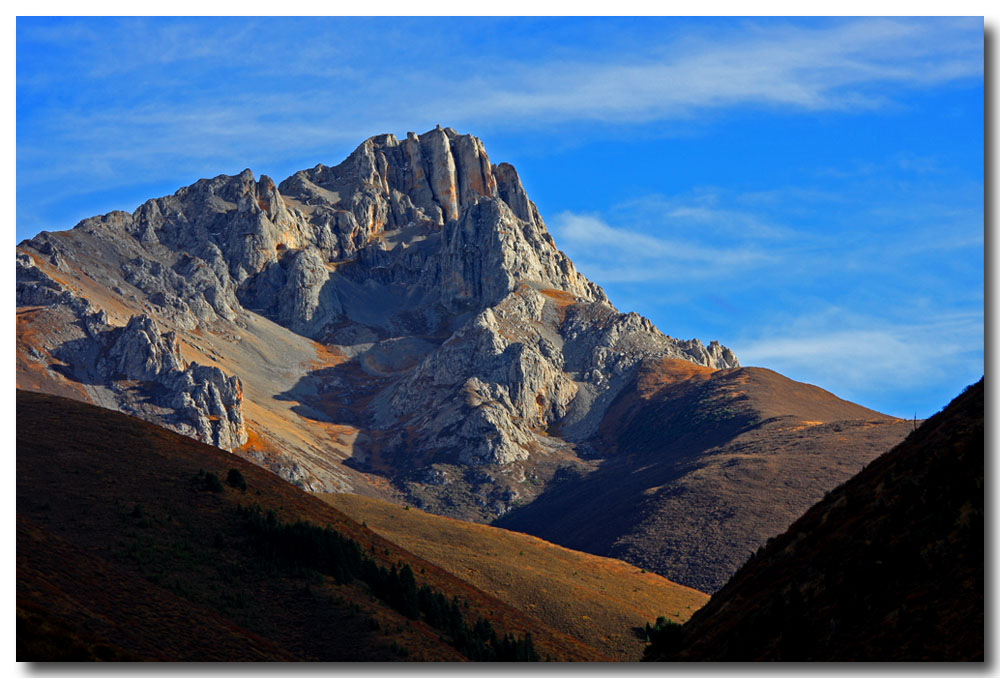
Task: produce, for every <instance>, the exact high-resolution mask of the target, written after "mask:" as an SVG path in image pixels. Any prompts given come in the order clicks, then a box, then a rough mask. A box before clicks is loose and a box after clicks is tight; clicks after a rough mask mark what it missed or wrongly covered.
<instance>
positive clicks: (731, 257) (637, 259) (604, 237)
mask: <svg viewBox="0 0 1000 678" xmlns="http://www.w3.org/2000/svg"><path fill="white" fill-rule="evenodd" d="M552 228H553V232H554V233H555V237H556V242H557V244H558V245H559V246H560V247H564V248H565V249H567V250H568V251H570V252H571V253H572V256H573V257H574V260H576V261H577V265H578V267H580V268H581V270H583V271H584V272H585V273H586V274H587V275H589V276H591V277H593V278H595V279H597V280H602V281H607V282H638V281H645V280H669V279H671V278H686V279H705V278H712V277H715V278H718V277H720V276H722V275H725V276H727V277H728V276H732V275H739V274H741V273H744V272H746V271H747V270H748V269H751V268H754V267H760V266H766V265H768V264H773V263H774V262H775V261H776V258H775V257H774V256H773V255H770V254H767V253H766V252H764V251H763V250H761V249H758V248H727V247H712V246H708V245H706V244H704V243H702V242H698V241H697V240H694V239H692V240H685V239H682V238H676V237H673V238H664V237H658V236H652V235H648V234H646V233H640V232H637V231H632V230H629V229H626V228H616V227H612V226H609V225H608V224H607V223H606V222H605V221H604V220H603V219H601V218H600V217H598V216H596V215H588V214H576V213H573V212H561V213H559V214H557V215H556V216H555V217H554V218H553V219H552Z"/></svg>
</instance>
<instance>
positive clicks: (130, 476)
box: [17, 391, 606, 661]
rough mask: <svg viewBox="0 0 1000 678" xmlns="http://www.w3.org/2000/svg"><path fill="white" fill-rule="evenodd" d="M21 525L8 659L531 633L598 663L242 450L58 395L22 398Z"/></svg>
mask: <svg viewBox="0 0 1000 678" xmlns="http://www.w3.org/2000/svg"><path fill="white" fill-rule="evenodd" d="M244 487H245V489H244ZM17 518H18V526H17V527H18V529H17V612H18V639H17V640H18V659H19V660H35V661H37V660H44V659H59V658H62V659H69V658H77V659H111V660H114V659H121V658H141V659H149V660H209V661H212V660H220V661H221V660H228V661H234V660H244V661H246V660H326V661H343V660H370V661H390V660H400V659H402V660H439V661H441V660H443V661H459V660H462V659H464V658H469V657H473V658H476V657H480V658H481V657H483V653H484V652H485V653H486V654H489V653H491V652H492V653H494V654H496V655H498V656H506V655H505V654H504V653H509V654H510V656H511V658H513V657H514V655H515V654H516V655H518V656H520V655H521V654H522V650H524V652H523V654H529V653H528V652H527V650H525V648H524V647H523V646H522V645H520V644H518V643H524V642H525V641H528V635H527V634H530V641H531V642H530V645H533V647H534V650H535V651H536V652H537V653H538V656H539V657H540V658H543V659H544V658H545V657H547V656H548V657H551V658H553V659H561V660H601V659H605V658H606V657H605V655H603V654H602V653H600V652H598V651H596V650H593V649H591V648H590V647H589V646H587V645H585V644H583V643H581V642H579V641H578V640H575V639H573V638H571V637H569V636H567V635H565V634H563V633H560V632H559V631H555V630H553V629H550V628H548V627H547V626H546V625H545V624H543V623H540V622H538V621H537V620H536V619H533V618H531V617H530V616H528V615H526V614H524V613H522V612H520V611H518V610H516V609H514V608H513V607H511V606H509V605H506V604H505V603H503V602H501V601H500V600H497V599H496V598H494V597H492V596H489V595H487V594H485V593H483V592H482V591H480V590H478V589H477V588H475V587H473V586H471V585H470V584H468V583H467V582H465V581H462V580H460V579H457V578H455V577H454V576H452V575H450V574H449V573H447V572H446V571H444V570H442V569H441V568H438V567H437V566H435V565H434V564H432V563H431V562H428V561H426V560H423V559H421V558H419V557H417V556H415V555H413V554H412V553H410V552H409V551H407V550H405V549H403V548H400V547H399V546H397V545H396V544H394V543H392V542H390V541H388V540H386V539H384V538H382V537H380V536H379V535H377V534H375V533H373V532H371V531H370V530H368V529H367V528H365V527H363V526H362V525H359V524H358V523H356V522H354V521H353V520H351V519H350V518H348V517H347V516H345V515H344V514H343V513H341V512H339V511H337V510H336V509H334V508H332V507H330V506H328V505H326V504H324V503H323V502H322V501H320V500H319V499H317V498H316V497H314V496H311V495H309V494H308V493H306V492H304V491H302V490H300V489H298V488H296V487H294V486H292V485H290V484H288V483H287V482H285V481H283V480H281V479H280V478H278V477H277V476H275V475H273V474H271V473H269V472H267V471H265V470H263V469H260V468H258V467H256V466H253V465H252V464H250V463H248V462H246V461H244V460H242V459H239V458H237V457H235V456H233V455H230V454H227V453H225V452H223V451H221V450H219V449H217V448H214V447H211V446H208V445H205V444H202V443H199V442H197V441H194V440H192V439H191V438H187V437H184V436H181V435H178V434H176V433H173V432H170V431H167V430H165V429H161V428H158V427H156V426H153V425H150V424H148V423H145V422H142V421H139V420H137V419H134V418H131V417H127V416H125V415H122V414H119V413H115V412H111V411H108V410H103V409H100V408H97V407H94V406H92V405H86V404H83V403H79V402H76V401H71V400H67V399H63V398H59V397H55V396H49V395H42V394H35V393H28V392H22V391H18V393H17ZM303 521H305V522H303ZM438 594H440V595H438ZM487 622H488V623H487ZM491 638H492V640H491ZM477 648H478V649H477ZM491 656H492V655H491Z"/></svg>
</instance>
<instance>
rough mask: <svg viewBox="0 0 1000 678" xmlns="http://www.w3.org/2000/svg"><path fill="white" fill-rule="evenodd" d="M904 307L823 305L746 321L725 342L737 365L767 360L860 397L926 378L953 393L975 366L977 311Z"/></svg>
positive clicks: (980, 344) (976, 371) (978, 356)
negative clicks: (882, 310) (782, 317)
mask: <svg viewBox="0 0 1000 678" xmlns="http://www.w3.org/2000/svg"><path fill="white" fill-rule="evenodd" d="M909 312H910V317H908V318H905V317H900V313H899V312H898V309H897V310H896V312H894V313H891V314H887V315H883V316H878V315H869V314H865V313H859V312H857V311H851V310H848V309H844V308H839V307H836V306H829V307H827V308H825V309H823V310H820V311H815V312H811V313H804V314H802V315H799V316H797V317H794V318H792V319H790V320H786V321H785V322H776V323H763V324H761V325H759V326H756V327H752V328H747V329H748V330H749V332H748V333H747V334H746V335H745V336H744V337H743V338H742V339H735V340H733V341H731V342H730V345H731V347H732V348H733V350H734V351H736V353H737V355H739V356H740V360H741V362H742V363H743V364H744V365H758V366H765V367H769V368H771V369H774V370H777V371H778V372H781V373H782V374H786V375H788V376H792V377H793V378H795V379H798V380H801V381H806V382H810V383H814V384H819V385H823V386H826V387H827V388H834V389H835V391H836V392H837V395H839V396H841V397H845V398H848V399H854V400H859V401H861V402H873V401H878V400H879V399H880V396H881V395H883V394H884V393H889V392H895V391H901V390H906V389H911V388H914V387H916V386H924V387H926V385H928V384H950V385H948V386H945V387H943V388H942V391H943V392H944V393H948V392H950V391H954V393H953V395H957V390H956V389H959V388H961V387H962V386H964V385H965V384H967V383H969V382H970V381H971V380H974V379H976V378H978V377H979V376H980V375H981V374H982V371H983V350H984V339H983V337H984V335H983V329H984V323H983V314H982V312H981V311H980V310H975V309H973V310H967V311H964V312H956V311H954V310H952V309H949V308H944V307H940V308H925V309H919V310H918V309H916V308H911V309H909ZM943 404H944V403H940V405H943ZM932 413H933V412H923V413H921V416H927V415H929V414H932ZM889 414H896V415H897V416H906V414H907V413H904V412H897V413H891V412H890V413H889Z"/></svg>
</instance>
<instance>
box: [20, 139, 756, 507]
mask: <svg viewBox="0 0 1000 678" xmlns="http://www.w3.org/2000/svg"><path fill="white" fill-rule="evenodd" d="M19 251H20V252H21V253H22V255H23V256H25V257H27V260H26V263H24V265H23V266H21V263H19V266H21V268H19V278H18V281H19V283H18V284H19V287H18V295H19V297H18V298H19V303H20V302H21V301H23V302H24V303H26V304H27V303H32V304H33V303H36V302H44V303H46V304H47V305H49V306H52V305H58V304H63V305H66V304H68V303H69V302H68V301H67V300H69V299H84V300H85V301H86V303H87V304H92V306H93V307H91V306H89V305H88V306H87V307H86V308H84V307H83V306H80V303H82V302H73V303H76V304H77V306H79V308H76V307H73V308H74V309H76V310H73V311H72V312H73V313H74V314H75V315H74V317H77V318H79V319H80V326H81V327H93V326H94V322H92V321H87V322H85V321H84V320H83V318H84V317H91V316H92V315H93V313H95V312H96V311H98V310H104V311H107V312H108V313H112V312H113V311H117V316H116V317H118V318H119V320H118V321H117V322H123V321H124V319H123V318H122V316H121V309H122V308H128V309H130V311H129V314H128V317H129V318H131V319H129V320H127V324H126V325H125V326H124V327H121V326H119V327H117V328H115V327H112V326H111V325H110V324H109V325H108V326H107V327H103V326H101V327H97V328H96V329H95V330H94V331H93V332H91V333H90V335H88V336H87V337H82V336H81V337H75V338H74V340H78V341H79V342H82V343H80V344H79V346H78V348H79V349H80V350H76V351H75V352H67V351H66V349H65V348H64V347H63V348H60V347H59V346H51V347H49V348H50V349H51V351H52V352H53V355H55V354H59V355H63V356H65V357H67V358H71V359H72V361H74V364H73V366H72V370H73V371H74V372H75V373H77V374H78V375H82V374H84V373H86V374H87V378H88V379H90V380H93V381H94V382H98V383H101V384H103V386H108V387H109V388H111V391H113V392H114V393H115V394H116V395H115V402H116V403H117V405H116V406H118V407H120V408H122V409H127V408H126V407H125V405H123V404H122V403H126V402H127V401H128V399H129V397H130V396H129V395H128V394H129V393H130V391H129V390H128V389H127V388H124V387H122V388H119V387H115V386H113V385H114V384H115V383H118V382H120V381H121V380H122V379H123V378H124V377H127V378H128V379H131V380H142V381H146V382H151V383H152V382H155V383H156V384H158V385H159V386H158V388H159V389H160V390H159V391H158V393H160V395H159V396H157V398H155V399H153V400H155V402H156V403H157V407H160V408H165V409H162V411H161V414H160V415H159V416H161V419H162V420H163V422H164V423H166V424H167V425H172V426H174V427H175V428H178V430H181V429H183V430H185V432H188V433H191V432H192V431H193V432H194V434H195V435H197V436H199V437H201V438H202V439H204V440H208V441H209V442H213V443H214V444H218V445H222V446H224V447H227V448H232V447H235V446H237V445H239V444H241V441H243V440H245V439H246V433H245V431H244V430H243V426H244V422H243V418H242V414H241V412H242V410H241V408H240V407H239V406H238V405H239V402H240V401H241V399H242V397H243V393H245V392H253V393H258V394H267V395H262V396H259V397H267V398H271V397H276V396H277V395H278V394H275V392H274V388H273V386H271V384H270V382H269V379H270V378H271V377H270V376H268V375H267V374H266V373H265V371H262V370H258V368H257V366H256V365H254V364H247V363H245V362H239V361H232V360H230V361H229V362H227V351H230V350H231V349H230V348H228V347H226V346H224V345H223V346H221V350H218V351H217V352H216V354H211V355H209V356H207V357H206V358H205V359H206V360H207V359H211V360H216V359H219V360H221V361H222V363H224V364H226V365H228V366H229V367H228V369H230V370H231V371H233V372H236V374H229V375H227V374H225V373H224V372H222V371H221V369H220V367H212V368H210V369H211V370H216V371H217V372H218V373H215V372H212V373H211V374H210V373H209V372H208V371H206V370H209V368H202V367H200V366H195V367H192V365H194V363H191V364H188V365H185V364H184V363H183V361H182V360H181V358H180V353H179V352H178V350H179V349H178V346H179V345H180V344H179V342H180V343H184V345H185V346H187V347H188V349H187V350H190V351H195V352H197V351H199V350H201V349H198V348H197V347H198V346H201V345H202V344H203V342H204V341H205V339H204V338H205V337H206V336H212V335H221V336H232V337H238V338H239V340H240V341H245V342H255V344H254V345H255V349H254V350H255V351H256V355H258V356H261V357H262V359H265V360H266V359H270V358H269V357H268V351H270V350H272V348H271V347H272V346H275V343H274V342H275V341H276V340H277V339H276V337H277V335H275V334H274V333H273V331H272V330H270V329H268V330H266V331H265V330H264V329H255V328H260V327H263V326H261V325H259V323H258V322H257V319H261V318H266V319H267V320H269V321H271V322H272V323H275V324H276V326H277V327H278V329H280V330H281V331H282V332H286V333H288V334H287V336H288V337H289V338H288V339H287V342H290V343H294V342H295V340H294V339H292V338H291V337H294V336H298V337H306V338H308V339H310V340H314V341H316V342H319V344H321V345H323V346H324V347H325V349H324V350H326V351H332V352H333V353H335V354H336V355H341V356H344V357H345V359H346V360H347V361H348V363H347V364H348V365H351V366H352V367H351V368H350V369H351V370H354V371H353V372H347V373H343V374H341V372H342V370H343V369H347V368H342V369H341V370H340V371H338V370H334V369H332V368H331V369H326V371H324V370H317V371H316V374H315V375H309V376H308V377H304V378H303V380H302V383H304V384H308V387H306V386H297V387H296V388H301V389H304V390H303V391H302V394H298V392H297V391H296V393H297V395H296V396H295V397H297V398H304V399H306V400H309V399H310V398H313V397H314V395H313V394H322V398H319V395H316V396H315V398H319V400H317V401H316V403H318V404H314V405H312V406H310V407H311V408H312V409H309V410H308V411H309V412H313V413H315V414H314V415H310V416H315V417H316V418H317V420H318V421H324V422H327V421H328V422H330V423H338V417H344V416H348V415H346V414H344V412H347V411H348V410H350V414H349V417H348V418H349V419H350V422H351V424H352V425H355V426H360V427H362V428H365V430H366V431H367V433H366V434H365V437H366V439H368V440H375V439H377V440H378V441H379V442H378V448H379V450H380V451H381V453H382V454H384V455H385V456H386V457H387V458H392V457H395V458H397V459H399V460H401V461H399V463H401V464H404V465H410V466H411V467H412V468H411V469H410V470H412V471H413V472H414V473H423V472H424V471H425V470H426V468H427V466H428V465H434V464H438V463H449V464H450V463H457V464H461V465H487V466H490V465H499V466H503V465H509V464H512V463H515V462H519V463H520V462H527V463H530V462H531V459H532V458H534V457H536V456H537V455H538V454H540V453H541V452H540V450H549V452H545V454H549V453H553V454H554V453H555V452H553V450H555V449H556V448H559V449H563V448H565V450H570V449H572V447H573V446H574V445H577V444H579V445H585V443H586V440H587V439H588V438H589V437H591V436H593V435H594V434H595V432H596V430H597V427H598V425H599V424H600V420H601V417H602V416H603V413H604V412H605V411H606V409H607V407H608V404H609V403H610V402H611V400H613V398H614V397H615V396H616V394H617V393H618V392H619V391H620V390H621V388H623V386H624V385H625V384H626V383H628V382H629V380H630V379H633V378H634V376H635V374H636V371H637V370H638V368H639V365H640V364H641V363H642V362H643V361H644V360H648V359H653V358H659V357H675V358H681V359H684V360H688V361H691V362H695V363H698V364H701V365H705V366H708V367H711V368H729V367H735V366H737V365H738V364H739V363H738V361H737V359H736V356H734V355H733V354H732V352H731V351H729V350H728V349H726V348H724V347H722V346H720V345H719V344H718V343H716V342H713V343H711V344H709V346H708V348H706V347H705V346H704V345H703V344H702V343H701V342H700V341H697V340H691V341H681V340H677V339H673V338H671V337H668V336H665V335H664V334H662V333H661V332H660V331H659V330H657V329H656V328H655V327H653V325H652V324H651V323H650V322H649V321H648V320H647V319H644V318H642V317H641V316H638V315H637V314H634V313H632V314H622V313H619V312H618V311H617V309H615V308H614V307H613V306H612V305H611V304H610V303H609V301H608V299H607V296H606V295H605V293H604V291H603V290H602V289H601V288H600V287H599V286H598V285H596V284H594V283H593V282H591V281H589V280H587V279H586V278H585V277H584V276H583V275H582V274H581V273H579V272H578V271H577V270H576V268H575V266H574V265H573V262H572V261H570V259H569V258H568V257H567V256H566V255H565V254H563V253H562V252H560V251H559V250H558V249H557V247H556V245H555V242H554V241H553V239H552V237H551V235H550V234H549V233H548V231H547V229H546V227H545V224H544V222H543V220H542V218H541V216H540V215H539V213H538V210H537V208H536V207H535V205H534V203H532V202H531V200H530V199H529V198H528V196H527V194H526V192H525V190H524V187H523V186H522V184H521V181H520V179H519V177H518V174H517V172H516V170H515V169H514V168H513V167H512V166H511V165H509V164H506V163H500V164H499V165H496V164H493V163H492V162H491V161H490V159H489V157H488V156H487V154H486V150H485V148H484V145H483V143H482V141H481V140H480V139H478V138H476V137H474V136H471V135H462V134H458V133H457V132H455V130H453V129H451V128H448V127H440V126H439V127H436V128H435V129H432V130H429V131H427V132H425V133H423V134H414V133H408V134H407V135H406V138H405V139H398V138H397V137H395V136H394V135H392V134H384V135H379V136H374V137H371V138H369V139H367V140H366V141H364V142H363V143H362V144H360V145H359V146H358V147H357V149H355V150H354V151H353V152H352V153H351V154H350V155H349V156H348V157H347V158H346V159H345V160H344V161H343V162H341V163H340V164H338V165H335V166H326V165H323V164H319V165H316V166H314V167H312V168H311V169H306V170H302V171H299V172H296V173H295V174H293V175H292V176H290V177H288V178H287V179H285V180H284V181H281V182H280V183H277V184H276V183H275V182H274V181H273V180H272V179H271V178H270V177H267V176H261V177H259V178H255V177H254V174H253V173H252V172H251V171H250V170H249V169H246V170H243V171H242V172H240V173H239V174H237V175H233V176H226V175H220V176H217V177H214V178H211V179H201V180H199V181H197V182H195V183H194V184H192V185H190V186H188V187H185V188H181V189H180V190H178V191H177V192H176V193H174V194H173V195H171V196H166V197H162V198H156V199H153V200H149V201H147V202H146V203H144V204H143V205H141V206H140V207H139V208H138V209H136V210H135V211H134V212H133V213H131V214H129V213H126V212H113V213H110V214H108V215H104V216H101V217H94V218H92V219H87V220H84V221H83V222H81V223H80V224H78V225H77V227H76V228H75V229H73V230H72V231H69V232H65V233H54V234H52V233H43V234H40V235H39V236H37V237H35V238H33V239H31V240H28V241H25V242H24V243H22V244H21V245H20V246H19ZM19 262H21V260H20V259H19ZM36 262H41V265H42V268H45V271H43V270H42V268H39V267H38V266H37V265H36ZM29 264H30V266H29ZM32 266H33V267H34V268H32ZM52 266H56V267H58V266H61V267H62V268H61V269H59V270H60V271H62V273H60V275H62V274H64V273H68V274H69V275H71V276H75V277H77V278H79V279H80V281H84V280H86V281H87V285H86V287H87V288H88V289H89V290H91V293H89V294H84V295H82V296H74V295H72V294H70V293H69V292H68V291H67V290H68V289H69V288H67V287H65V286H63V285H61V284H59V283H56V282H55V281H54V279H53V278H52V277H50V276H49V273H52V274H53V275H55V271H54V270H52V269H51V267H52ZM21 269H23V271H22V270H21ZM57 277H58V276H57ZM64 277H65V276H64ZM133 316H134V317H133ZM137 318H138V319H137ZM88 322H89V325H88V324H87V323H88ZM107 322H109V323H110V322H113V321H111V320H109V321H107ZM71 324H72V323H71ZM98 325H100V324H99V323H98ZM159 328H162V329H159ZM255 332H264V334H260V335H255V334H254V333H255ZM64 335H65V333H64ZM91 335H92V336H91ZM65 336H68V335H65ZM98 336H99V337H102V338H101V339H100V340H98V339H97V338H95V337H98ZM181 340H183V342H181ZM282 341H286V340H285V339H282ZM87 342H91V343H90V344H87ZM85 345H88V346H90V348H89V349H87V350H83V348H84V347H85ZM60 351H62V353H60ZM88 351H89V352H88ZM87 356H90V357H89V358H88V357H87ZM98 357H99V359H98ZM200 359H201V358H200ZM274 359H275V360H279V361H280V356H277V357H275V358H274ZM88 360H90V361H92V362H90V363H88V362H87V361H88ZM67 362H70V360H68V359H67ZM76 363H82V364H76ZM303 364H305V363H303ZM182 375H183V376H182ZM359 375H363V377H362V376H359ZM237 376H239V379H237V380H236V381H235V382H233V381H231V380H232V379H235V378H236V377H237ZM81 378H82V377H81ZM244 383H246V384H249V385H250V387H249V388H248V389H246V390H244V388H243V386H242V384H244ZM109 385H111V386H109ZM94 388H97V386H95V387H94ZM164 389H166V390H164ZM361 392H364V393H365V394H366V395H365V396H364V398H360V399H359V395H358V394H359V393H361ZM135 397H136V398H138V395H136V396H135ZM286 397H287V396H286ZM338 399H339V400H340V401H343V402H345V403H350V407H349V408H340V409H336V408H334V409H331V407H332V406H331V405H330V403H331V402H333V401H337V400H338ZM147 400H149V398H147ZM320 401H322V402H321V403H320ZM150 402H152V400H150ZM171 408H173V409H172V410H171ZM148 409H149V408H147V410H148ZM323 412H325V413H326V414H320V413H323ZM331 413H332V414H331ZM147 414H148V415H149V416H151V417H152V416H157V415H156V413H155V412H152V410H150V411H149V412H147ZM182 420H183V421H184V422H188V423H187V424H183V425H182V424H181V423H179V422H181V421H182ZM191 422H193V424H192V423H191ZM219 422H223V423H224V424H225V426H221V428H220V425H219ZM185 426H187V427H188V428H185ZM550 430H559V432H560V435H559V437H555V436H550V435H548V434H547V431H550ZM356 447H357V448H358V449H357V450H356V453H357V455H356V460H355V461H356V463H361V462H360V461H357V460H358V459H364V458H367V457H366V455H368V452H367V451H366V450H364V449H362V448H361V446H359V445H356ZM564 453H565V451H564V452H559V454H564ZM310 454H311V452H310ZM418 457H419V459H421V460H422V461H419V462H418V461H416V459H417V458H418ZM294 463H295V465H296V468H298V469H299V470H296V472H295V473H296V474H298V475H297V476H296V477H300V476H301V475H309V474H312V480H311V481H310V482H312V484H313V486H316V487H324V486H329V485H330V484H335V482H336V480H335V478H333V476H332V475H331V474H334V475H335V472H333V471H330V470H329V468H330V467H329V464H326V463H325V462H324V463H323V464H319V463H318V462H317V463H314V462H307V461H306V460H305V458H299V459H296V460H295V462H294ZM300 463H301V464H302V465H310V466H311V468H307V469H306V471H302V470H301V468H300V467H299V466H298V465H299V464H300ZM321 466H322V467H323V469H324V470H321V469H320V467H321ZM502 503H503V502H501V504H502ZM486 510H488V511H494V510H500V511H502V510H504V509H503V508H502V506H501V508H498V509H494V508H488V509H486Z"/></svg>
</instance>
